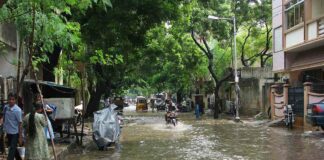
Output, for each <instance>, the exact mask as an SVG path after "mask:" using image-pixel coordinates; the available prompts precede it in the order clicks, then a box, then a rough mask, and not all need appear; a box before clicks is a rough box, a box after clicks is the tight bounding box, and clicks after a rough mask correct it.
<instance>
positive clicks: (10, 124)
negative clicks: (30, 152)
mask: <svg viewBox="0 0 324 160" xmlns="http://www.w3.org/2000/svg"><path fill="white" fill-rule="evenodd" d="M3 112H4V125H3V128H4V131H5V132H6V133H7V138H8V144H9V147H10V149H9V154H8V158H7V159H8V160H14V158H15V157H16V160H21V157H20V156H19V153H18V150H17V143H18V142H19V144H20V145H21V144H22V130H21V122H22V111H21V109H20V108H19V107H18V106H17V105H16V96H15V95H14V94H9V96H8V105H6V106H5V107H4V110H3Z"/></svg>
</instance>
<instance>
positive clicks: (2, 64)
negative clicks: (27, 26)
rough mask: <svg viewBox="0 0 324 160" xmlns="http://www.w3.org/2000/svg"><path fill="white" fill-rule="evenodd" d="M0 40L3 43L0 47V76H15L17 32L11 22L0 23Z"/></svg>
mask: <svg viewBox="0 0 324 160" xmlns="http://www.w3.org/2000/svg"><path fill="white" fill-rule="evenodd" d="M0 41H1V42H2V43H4V44H5V47H4V48H0V76H2V77H9V76H13V77H16V75H17V62H18V61H17V60H18V54H17V50H18V49H17V34H16V28H15V26H14V25H12V24H0Z"/></svg>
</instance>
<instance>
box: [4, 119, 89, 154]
mask: <svg viewBox="0 0 324 160" xmlns="http://www.w3.org/2000/svg"><path fill="white" fill-rule="evenodd" d="M77 130H78V133H80V132H81V126H77ZM73 131H74V130H71V132H72V133H71V134H73ZM84 134H85V136H83V146H86V145H88V144H89V143H90V142H91V141H92V139H91V136H87V135H92V129H91V124H90V123H85V125H84ZM63 136H66V134H64V135H63ZM79 138H80V136H79ZM48 144H49V145H48V149H49V151H50V155H51V156H52V158H51V159H53V160H54V155H53V147H52V145H51V143H50V142H49V143H48ZM77 145H78V144H77V143H76V139H75V136H74V135H71V136H70V138H66V137H65V138H56V140H55V151H56V155H57V159H58V160H60V159H63V158H64V157H65V156H66V155H67V154H69V152H70V151H71V150H72V149H74V148H75V147H76V146H77ZM3 159H7V154H0V160H3Z"/></svg>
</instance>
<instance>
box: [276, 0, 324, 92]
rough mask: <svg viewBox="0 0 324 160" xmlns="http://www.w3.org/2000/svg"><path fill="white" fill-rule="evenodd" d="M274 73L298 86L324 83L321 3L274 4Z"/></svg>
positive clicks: (280, 1) (283, 0) (306, 0)
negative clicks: (308, 80)
mask: <svg viewBox="0 0 324 160" xmlns="http://www.w3.org/2000/svg"><path fill="white" fill-rule="evenodd" d="M272 18H273V20H272V22H273V23H272V26H273V71H274V72H275V73H279V75H280V76H281V77H286V78H289V81H290V84H291V85H293V86H300V85H302V83H303V82H305V81H306V77H310V78H311V79H313V80H317V81H323V80H324V0H273V1H272Z"/></svg>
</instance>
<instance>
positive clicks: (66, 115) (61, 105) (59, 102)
mask: <svg viewBox="0 0 324 160" xmlns="http://www.w3.org/2000/svg"><path fill="white" fill-rule="evenodd" d="M44 101H45V103H47V104H54V105H55V106H56V107H57V109H56V119H71V118H73V117H74V106H75V99H74V98H44Z"/></svg>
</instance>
